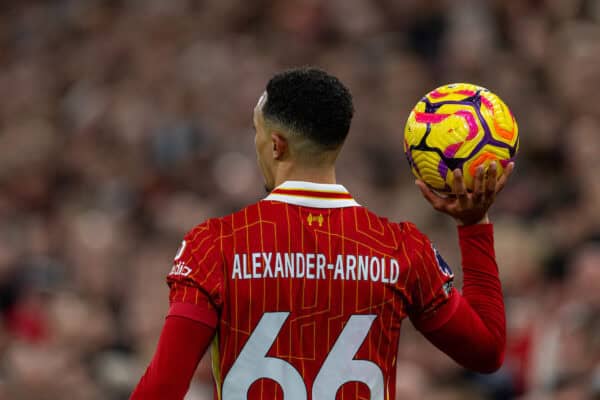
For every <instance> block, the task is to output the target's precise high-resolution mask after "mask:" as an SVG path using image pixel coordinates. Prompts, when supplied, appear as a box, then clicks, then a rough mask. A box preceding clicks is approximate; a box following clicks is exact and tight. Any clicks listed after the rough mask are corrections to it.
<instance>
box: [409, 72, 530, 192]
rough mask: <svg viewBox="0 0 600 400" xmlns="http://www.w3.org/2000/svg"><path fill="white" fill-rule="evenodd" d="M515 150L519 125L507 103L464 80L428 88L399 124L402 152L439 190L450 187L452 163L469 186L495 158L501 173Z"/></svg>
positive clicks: (411, 164)
mask: <svg viewBox="0 0 600 400" xmlns="http://www.w3.org/2000/svg"><path fill="white" fill-rule="evenodd" d="M518 149H519V129H518V126H517V122H516V121H515V118H514V116H513V114H512V113H511V112H510V110H509V109H508V107H507V106H506V104H504V102H503V101H502V100H501V99H500V98H499V97H498V96H496V95H495V94H494V93H492V92H490V91H489V90H487V89H485V88H482V87H480V86H476V85H472V84H469V83H455V84H450V85H445V86H441V87H439V88H437V89H435V90H434V91H432V92H429V93H428V94H427V95H425V97H423V98H422V99H421V101H419V102H418V103H417V105H416V106H415V107H414V108H413V110H412V111H411V113H410V115H409V117H408V120H407V121H406V127H405V128H404V151H405V153H406V157H407V159H408V163H409V164H410V167H411V169H412V172H413V174H414V175H415V176H416V177H417V178H418V179H421V180H423V181H424V182H425V183H426V184H427V185H429V186H430V187H431V188H433V189H435V190H436V191H438V192H444V193H447V192H451V191H452V190H451V188H452V183H453V181H454V175H453V174H452V171H453V170H455V169H457V168H459V169H461V171H462V174H463V177H464V181H465V185H466V187H467V189H468V190H472V189H473V178H474V177H475V174H476V170H477V167H478V166H480V165H483V166H484V168H485V169H487V167H488V166H489V164H490V162H491V161H492V160H495V161H496V163H497V166H498V173H497V176H501V175H502V173H503V170H504V168H505V167H506V166H507V165H508V163H509V162H511V161H512V160H514V158H515V156H516V154H517V151H518Z"/></svg>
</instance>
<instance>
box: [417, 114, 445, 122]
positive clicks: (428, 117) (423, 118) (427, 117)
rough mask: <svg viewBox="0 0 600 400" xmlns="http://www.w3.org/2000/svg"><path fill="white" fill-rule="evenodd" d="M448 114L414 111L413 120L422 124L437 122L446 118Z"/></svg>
mask: <svg viewBox="0 0 600 400" xmlns="http://www.w3.org/2000/svg"><path fill="white" fill-rule="evenodd" d="M449 116H450V114H432V113H426V112H416V113H415V121H417V122H419V123H423V124H437V123H440V122H442V121H443V120H445V119H446V118H448V117H449Z"/></svg>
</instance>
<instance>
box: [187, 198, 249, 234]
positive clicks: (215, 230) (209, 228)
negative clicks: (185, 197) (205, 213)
mask: <svg viewBox="0 0 600 400" xmlns="http://www.w3.org/2000/svg"><path fill="white" fill-rule="evenodd" d="M259 204H260V202H256V203H252V204H249V205H247V206H245V207H243V208H241V209H240V210H238V211H235V212H232V213H230V214H227V215H223V216H219V217H212V218H209V219H207V220H205V221H203V222H201V223H199V224H198V225H196V226H194V227H193V228H192V229H190V230H189V231H188V233H187V234H186V235H185V239H186V240H190V241H196V240H198V239H199V238H202V237H206V236H210V237H213V238H215V239H222V238H224V237H227V236H228V235H231V233H232V232H233V231H234V230H235V228H236V226H237V227H239V226H240V224H241V223H243V222H247V221H248V220H249V219H255V218H256V214H258V213H259V210H258V207H259Z"/></svg>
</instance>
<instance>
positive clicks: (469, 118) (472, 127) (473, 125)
mask: <svg viewBox="0 0 600 400" xmlns="http://www.w3.org/2000/svg"><path fill="white" fill-rule="evenodd" d="M455 114H456V115H458V116H461V117H463V118H464V119H465V121H466V122H467V125H468V126H469V135H468V136H467V138H466V139H465V140H472V139H475V137H476V136H477V132H479V127H478V126H477V121H475V117H474V116H473V114H472V113H471V112H470V111H467V110H460V111H457V112H456V113H455Z"/></svg>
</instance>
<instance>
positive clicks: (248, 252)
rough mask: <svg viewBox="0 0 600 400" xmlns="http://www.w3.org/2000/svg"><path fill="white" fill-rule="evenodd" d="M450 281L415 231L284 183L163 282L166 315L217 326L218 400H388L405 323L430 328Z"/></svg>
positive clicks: (205, 235) (186, 244)
mask: <svg viewBox="0 0 600 400" xmlns="http://www.w3.org/2000/svg"><path fill="white" fill-rule="evenodd" d="M452 278H453V276H452V271H451V270H450V269H449V268H448V266H447V265H446V264H445V263H444V261H443V260H442V259H441V257H440V256H439V254H438V253H437V251H436V250H435V248H434V247H433V246H432V244H431V243H430V241H429V240H428V239H427V237H426V236H424V235H423V234H422V233H421V232H419V231H418V230H417V229H416V228H415V226H414V225H412V224H410V223H394V222H390V221H388V220H387V219H385V218H382V217H379V216H377V215H375V214H373V213H372V212H370V211H369V210H368V209H366V208H364V207H362V206H360V205H359V204H358V203H357V202H356V201H355V200H354V199H353V198H352V196H351V195H350V194H349V193H348V191H347V190H346V189H345V188H344V187H343V186H341V185H326V184H315V183H308V182H298V181H288V182H285V183H284V184H283V185H281V186H279V187H277V188H276V189H275V190H273V191H272V192H271V194H269V195H268V196H267V197H266V198H265V199H264V200H262V201H259V202H258V203H256V204H253V205H251V206H248V207H246V208H244V209H243V210H241V211H239V212H237V213H234V214H232V215H228V216H226V217H223V218H217V219H211V220H208V221H206V222H205V223H203V224H201V225H199V226H197V227H196V228H194V229H192V230H191V231H190V232H189V233H188V234H187V235H186V236H185V240H184V241H183V243H182V246H181V247H180V249H179V251H178V252H177V254H176V257H175V261H174V266H173V269H172V270H171V273H170V274H169V275H168V278H167V281H168V283H169V285H170V287H171V295H170V301H171V310H170V314H171V315H181V316H187V317H189V318H194V319H196V320H199V321H201V322H203V323H205V324H207V325H210V326H212V327H215V328H216V332H217V335H216V339H215V343H214V346H213V364H214V365H213V367H214V374H215V383H216V397H217V398H219V399H223V400H229V399H242V398H248V399H253V400H255V399H256V400H259V399H260V400H266V399H269V400H271V399H285V400H296V399H298V400H305V399H314V400H333V399H373V400H383V399H394V388H395V376H396V374H395V370H396V355H397V350H398V340H399V337H400V325H401V322H402V320H403V319H404V318H405V317H406V316H409V317H410V318H411V319H412V320H413V321H415V322H416V323H417V324H418V325H420V326H431V324H435V320H436V319H439V318H440V316H439V315H437V314H438V313H436V309H437V308H438V307H439V306H440V305H441V304H443V303H444V302H446V301H447V299H448V297H449V296H451V295H452V293H453V291H452V290H451V282H452Z"/></svg>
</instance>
